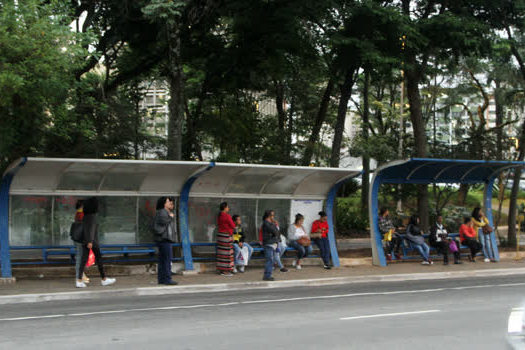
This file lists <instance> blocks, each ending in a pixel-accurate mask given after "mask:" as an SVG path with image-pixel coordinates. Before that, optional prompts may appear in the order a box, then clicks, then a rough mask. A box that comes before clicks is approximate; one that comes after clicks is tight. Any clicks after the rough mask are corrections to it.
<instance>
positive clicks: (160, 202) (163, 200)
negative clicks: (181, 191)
mask: <svg viewBox="0 0 525 350" xmlns="http://www.w3.org/2000/svg"><path fill="white" fill-rule="evenodd" d="M167 200H169V201H170V202H175V197H167V196H163V197H160V198H159V199H157V207H156V209H157V210H160V209H164V204H166V201H167Z"/></svg>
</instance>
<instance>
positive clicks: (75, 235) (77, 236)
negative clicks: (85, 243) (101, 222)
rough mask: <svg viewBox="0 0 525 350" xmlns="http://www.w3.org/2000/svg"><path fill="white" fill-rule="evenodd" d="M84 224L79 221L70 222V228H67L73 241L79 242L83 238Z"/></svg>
mask: <svg viewBox="0 0 525 350" xmlns="http://www.w3.org/2000/svg"><path fill="white" fill-rule="evenodd" d="M83 236H84V225H82V223H81V222H74V223H72V224H71V228H70V229H69V237H71V239H72V240H73V241H74V242H77V243H80V242H82V239H83V238H84V237H83Z"/></svg>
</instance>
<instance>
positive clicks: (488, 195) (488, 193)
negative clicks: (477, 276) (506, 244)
mask: <svg viewBox="0 0 525 350" xmlns="http://www.w3.org/2000/svg"><path fill="white" fill-rule="evenodd" d="M495 181H496V177H493V178H491V179H490V180H489V182H488V183H487V184H486V185H485V195H484V198H483V199H484V201H485V215H486V216H487V219H488V220H489V223H490V226H492V227H494V221H493V218H492V188H493V186H494V182H495ZM481 234H483V233H481ZM481 241H482V242H484V241H483V240H482V239H481ZM490 242H491V245H492V251H493V252H494V259H495V260H496V261H499V250H498V243H497V242H496V232H494V231H492V233H491V234H490Z"/></svg>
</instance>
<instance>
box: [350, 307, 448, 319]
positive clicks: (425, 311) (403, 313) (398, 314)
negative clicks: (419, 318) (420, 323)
mask: <svg viewBox="0 0 525 350" xmlns="http://www.w3.org/2000/svg"><path fill="white" fill-rule="evenodd" d="M433 312H441V310H422V311H408V312H394V313H391V314H376V315H363V316H352V317H341V318H340V320H341V321H347V320H358V319H362V318H375V317H393V316H406V315H419V314H429V313H433Z"/></svg>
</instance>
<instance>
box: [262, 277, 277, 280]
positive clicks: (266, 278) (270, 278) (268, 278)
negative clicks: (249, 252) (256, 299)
mask: <svg viewBox="0 0 525 350" xmlns="http://www.w3.org/2000/svg"><path fill="white" fill-rule="evenodd" d="M263 281H275V278H273V277H271V276H270V277H263Z"/></svg>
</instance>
